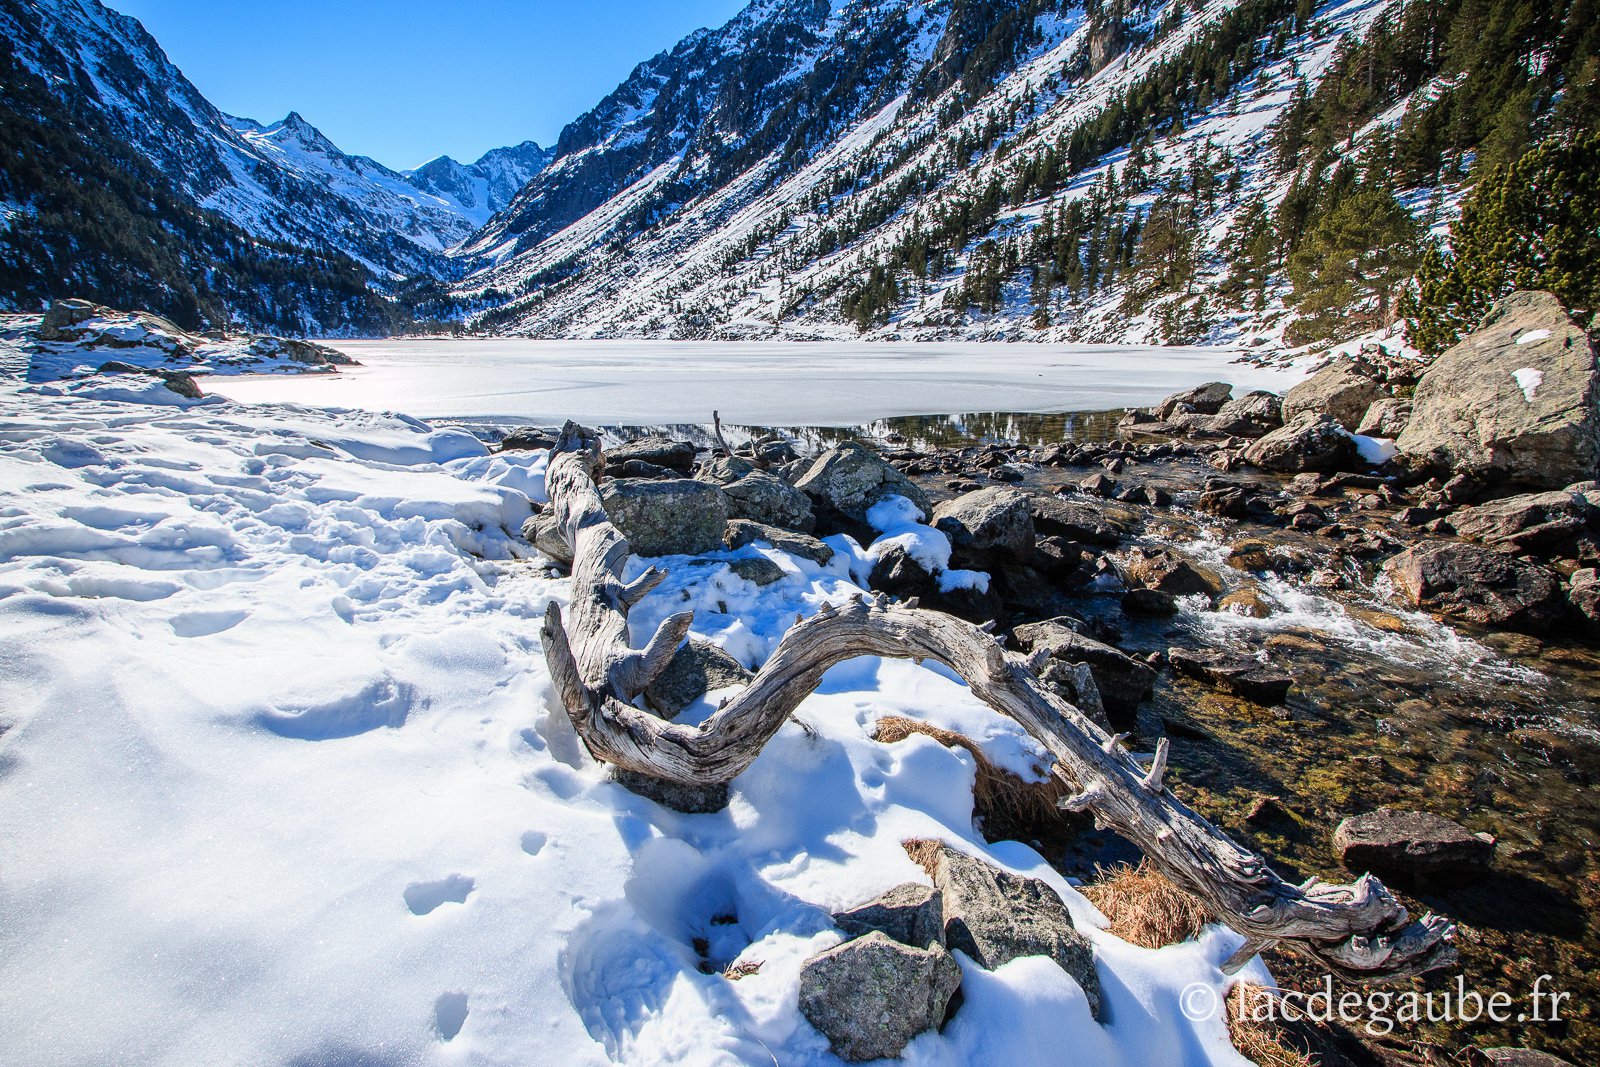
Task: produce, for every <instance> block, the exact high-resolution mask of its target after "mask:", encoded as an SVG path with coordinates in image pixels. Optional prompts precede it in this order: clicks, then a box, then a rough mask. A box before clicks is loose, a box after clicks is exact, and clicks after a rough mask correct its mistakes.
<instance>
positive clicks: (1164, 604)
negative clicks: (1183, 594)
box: [1122, 589, 1178, 617]
mask: <svg viewBox="0 0 1600 1067" xmlns="http://www.w3.org/2000/svg"><path fill="white" fill-rule="evenodd" d="M1122 611H1123V614H1125V615H1149V616H1156V617H1160V616H1165V615H1176V614H1177V613H1178V598H1177V597H1175V596H1173V595H1172V594H1171V593H1163V592H1161V590H1159V589H1130V590H1128V591H1127V592H1126V593H1123V594H1122Z"/></svg>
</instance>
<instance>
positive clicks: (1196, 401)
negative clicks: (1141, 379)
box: [1151, 382, 1233, 419]
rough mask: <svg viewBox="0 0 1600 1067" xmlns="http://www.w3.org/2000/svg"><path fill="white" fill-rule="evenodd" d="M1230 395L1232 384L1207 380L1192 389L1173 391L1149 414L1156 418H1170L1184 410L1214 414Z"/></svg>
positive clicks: (1220, 408)
mask: <svg viewBox="0 0 1600 1067" xmlns="http://www.w3.org/2000/svg"><path fill="white" fill-rule="evenodd" d="M1232 395H1233V386H1231V385H1229V384H1228V383H1227V382H1207V383H1206V384H1204V385H1197V386H1195V387H1194V388H1193V389H1185V390H1184V391H1183V392H1181V393H1173V394H1172V395H1171V396H1169V397H1167V398H1166V399H1165V400H1163V401H1162V402H1161V403H1159V404H1157V405H1156V406H1155V407H1154V408H1152V409H1151V414H1153V415H1154V416H1155V417H1156V418H1158V419H1170V418H1171V417H1172V416H1174V415H1177V414H1179V413H1181V412H1184V411H1194V412H1199V413H1200V414H1202V415H1215V414H1216V413H1217V412H1219V411H1221V410H1222V405H1224V404H1226V403H1227V402H1228V398H1229V397H1231V396H1232Z"/></svg>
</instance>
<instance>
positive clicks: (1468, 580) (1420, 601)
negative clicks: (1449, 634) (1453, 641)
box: [1383, 541, 1566, 634]
mask: <svg viewBox="0 0 1600 1067" xmlns="http://www.w3.org/2000/svg"><path fill="white" fill-rule="evenodd" d="M1383 570H1384V573H1385V574H1387V575H1388V576H1389V579H1390V581H1392V582H1393V583H1394V586H1395V589H1396V590H1397V591H1398V592H1399V594H1400V595H1401V597H1402V598H1403V599H1404V600H1405V601H1406V602H1407V603H1408V604H1410V605H1411V606H1412V607H1417V608H1425V609H1427V610H1429V611H1434V612H1438V613H1439V614H1441V615H1447V616H1451V617H1454V618H1459V619H1464V620H1466V621H1467V622H1470V623H1474V624H1476V625H1478V626H1485V627H1498V628H1502V629H1507V630H1519V631H1522V632H1524V633H1530V634H1542V633H1546V632H1548V631H1549V630H1550V629H1551V628H1552V627H1555V626H1557V625H1558V624H1560V622H1561V621H1562V619H1563V617H1564V616H1565V615H1566V603H1565V601H1564V600H1563V599H1562V596H1561V583H1560V581H1559V580H1558V579H1557V577H1556V573H1555V572H1554V571H1552V570H1550V568H1548V567H1543V566H1540V565H1539V564H1537V563H1529V562H1526V561H1524V560H1519V559H1516V558H1514V557H1512V556H1508V555H1506V554H1504V553H1502V552H1496V551H1495V550H1494V549H1491V548H1482V547H1480V546H1478V545H1468V544H1458V543H1454V542H1449V541H1425V542H1423V543H1422V544H1420V545H1415V546H1413V547H1411V548H1408V549H1406V550H1405V551H1404V552H1402V553H1400V554H1399V555H1397V556H1393V557H1391V558H1390V559H1389V560H1388V561H1386V562H1385V563H1384V565H1383Z"/></svg>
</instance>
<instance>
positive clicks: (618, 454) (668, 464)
mask: <svg viewBox="0 0 1600 1067" xmlns="http://www.w3.org/2000/svg"><path fill="white" fill-rule="evenodd" d="M629 460H638V461H639V462H641V463H649V464H651V465H652V466H656V467H665V468H667V469H668V470H670V471H677V472H678V473H679V474H688V473H689V472H691V471H692V470H694V445H692V444H690V443H689V442H688V441H674V440H672V438H670V437H641V438H639V439H638V440H635V441H629V442H627V443H626V444H621V445H617V446H616V447H615V448H608V449H606V466H607V467H608V468H609V467H621V466H622V465H623V464H624V463H627V462H628V461H629Z"/></svg>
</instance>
